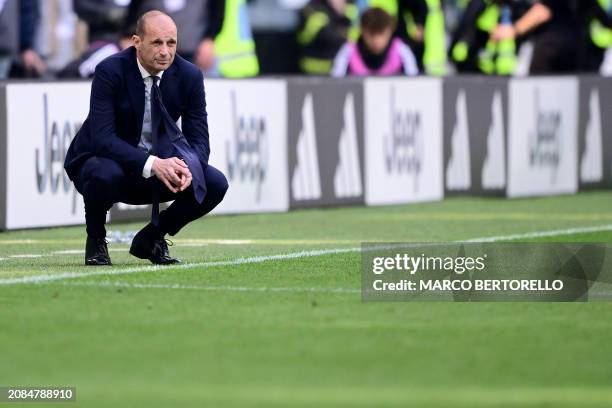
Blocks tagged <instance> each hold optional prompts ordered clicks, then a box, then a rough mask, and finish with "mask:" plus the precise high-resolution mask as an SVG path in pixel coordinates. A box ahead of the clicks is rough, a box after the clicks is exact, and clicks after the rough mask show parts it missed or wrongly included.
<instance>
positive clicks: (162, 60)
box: [133, 15, 177, 74]
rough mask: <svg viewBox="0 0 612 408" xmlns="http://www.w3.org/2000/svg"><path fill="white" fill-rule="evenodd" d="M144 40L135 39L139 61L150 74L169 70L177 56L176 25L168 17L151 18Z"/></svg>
mask: <svg viewBox="0 0 612 408" xmlns="http://www.w3.org/2000/svg"><path fill="white" fill-rule="evenodd" d="M144 31H145V33H144V35H143V37H142V38H140V37H139V36H138V35H135V36H134V37H133V41H134V46H135V47H136V50H137V51H138V60H139V61H140V63H141V64H142V66H143V67H144V68H145V69H146V70H147V71H148V72H149V73H150V74H157V73H159V72H160V71H164V70H166V69H168V67H169V66H170V65H171V64H172V62H173V61H174V55H175V54H176V37H177V35H176V25H174V22H173V21H172V20H171V19H170V18H169V17H167V16H163V15H159V16H154V17H149V18H148V19H147V21H146V24H145V30H144Z"/></svg>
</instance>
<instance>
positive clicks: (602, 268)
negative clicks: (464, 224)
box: [361, 243, 612, 302]
mask: <svg viewBox="0 0 612 408" xmlns="http://www.w3.org/2000/svg"><path fill="white" fill-rule="evenodd" d="M610 255H612V246H611V245H608V244H599V243H597V244H584V243H580V244H567V243H563V244H558V243H529V244H527V243H452V244H451V243H364V244H362V247H361V261H362V282H361V283H362V287H361V292H362V299H363V300H364V301H460V302H468V301H489V302H493V301H562V302H573V301H612V256H610Z"/></svg>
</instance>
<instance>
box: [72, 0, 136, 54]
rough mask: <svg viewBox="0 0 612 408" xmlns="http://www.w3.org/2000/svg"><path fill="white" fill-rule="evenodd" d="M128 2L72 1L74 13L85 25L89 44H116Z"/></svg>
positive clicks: (123, 22) (128, 0) (112, 0)
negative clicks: (102, 42) (97, 42)
mask: <svg viewBox="0 0 612 408" xmlns="http://www.w3.org/2000/svg"><path fill="white" fill-rule="evenodd" d="M129 5H130V0H73V6H74V12H75V13H76V15H77V16H78V17H79V19H81V20H82V21H84V22H85V23H86V24H87V28H88V30H87V33H88V41H89V43H90V44H91V43H94V42H96V41H104V42H109V43H118V42H119V40H120V38H119V36H120V33H123V31H124V26H125V19H126V17H127V12H128V7H129Z"/></svg>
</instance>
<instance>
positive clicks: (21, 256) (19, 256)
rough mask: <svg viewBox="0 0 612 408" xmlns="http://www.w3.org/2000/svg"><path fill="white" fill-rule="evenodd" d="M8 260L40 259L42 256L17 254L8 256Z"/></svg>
mask: <svg viewBox="0 0 612 408" xmlns="http://www.w3.org/2000/svg"><path fill="white" fill-rule="evenodd" d="M8 257H9V258H19V259H29V258H42V254H18V255H9V256H8Z"/></svg>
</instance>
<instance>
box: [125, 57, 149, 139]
mask: <svg viewBox="0 0 612 408" xmlns="http://www.w3.org/2000/svg"><path fill="white" fill-rule="evenodd" d="M131 54H132V55H131V56H130V58H129V64H128V71H129V72H128V73H127V79H128V80H127V88H128V92H129V94H130V100H131V101H132V106H133V107H134V111H135V112H136V128H137V129H138V133H137V134H136V137H137V138H138V140H140V135H141V134H142V119H143V117H144V102H145V86H144V81H143V80H142V75H141V74H140V71H139V70H138V64H137V63H136V49H135V48H134V49H133V50H132V53H131Z"/></svg>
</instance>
